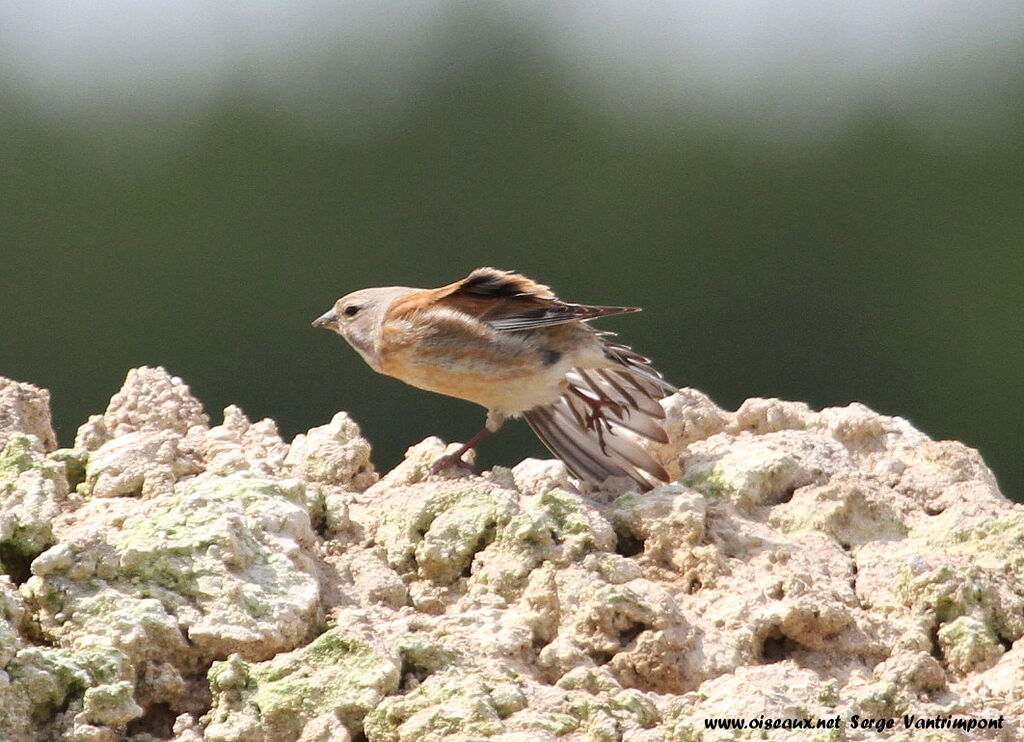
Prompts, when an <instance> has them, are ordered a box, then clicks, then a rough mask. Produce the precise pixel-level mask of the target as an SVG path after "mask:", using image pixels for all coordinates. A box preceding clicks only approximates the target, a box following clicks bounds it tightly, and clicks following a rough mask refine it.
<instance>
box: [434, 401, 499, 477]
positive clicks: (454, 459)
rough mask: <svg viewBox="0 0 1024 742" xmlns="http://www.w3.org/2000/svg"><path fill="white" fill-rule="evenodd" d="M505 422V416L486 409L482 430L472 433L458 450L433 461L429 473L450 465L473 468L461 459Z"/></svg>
mask: <svg viewBox="0 0 1024 742" xmlns="http://www.w3.org/2000/svg"><path fill="white" fill-rule="evenodd" d="M504 422H505V416H504V415H502V414H501V413H498V412H494V411H493V410H488V411H487V421H486V422H485V423H484V427H483V430H481V431H480V432H479V433H477V434H476V435H474V436H473V437H472V438H470V439H469V440H468V441H466V442H465V443H463V444H462V445H461V446H460V447H459V450H457V451H454V452H453V453H449V454H446V455H444V456H442V457H441V458H439V459H438V460H437V461H435V462H434V464H433V466H431V467H430V473H431V474H437V473H438V472H441V471H444V470H445V469H450V468H452V467H456V466H458V467H461V468H463V469H471V470H472V469H473V467H472V466H470V465H469V464H467V463H466V462H465V461H463V460H462V457H463V456H465V455H466V454H467V453H468V452H469V451H471V450H473V449H474V448H476V447H477V446H478V445H479V444H480V443H481V442H482V441H484V440H486V439H488V438H490V437H491V436H492V435H494V434H495V433H496V432H497V430H498V428H500V427H501V425H502V423H504Z"/></svg>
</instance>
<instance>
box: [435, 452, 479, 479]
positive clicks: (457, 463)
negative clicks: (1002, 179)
mask: <svg viewBox="0 0 1024 742" xmlns="http://www.w3.org/2000/svg"><path fill="white" fill-rule="evenodd" d="M464 453H465V452H462V453H461V454H454V453H449V454H446V455H444V456H442V457H441V458H439V459H438V460H437V461H435V462H434V463H433V464H432V465H431V466H430V473H431V474H440V473H441V472H443V471H444V470H445V469H464V470H466V471H468V472H471V473H473V474H479V473H480V472H479V471H477V468H476V467H475V466H473V465H472V464H470V463H469V462H467V461H463V460H462V456H463V454H464Z"/></svg>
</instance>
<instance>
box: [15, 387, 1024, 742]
mask: <svg viewBox="0 0 1024 742" xmlns="http://www.w3.org/2000/svg"><path fill="white" fill-rule="evenodd" d="M8 386H9V385H8ZM17 389H18V390H21V391H19V392H18V393H19V394H23V393H24V394H27V395H28V396H27V397H24V398H23V397H18V396H17V395H15V396H14V397H11V399H15V401H14V402H10V403H8V402H2V400H3V399H5V398H4V397H3V396H2V393H0V409H17V410H21V411H20V412H17V414H15V413H5V414H6V415H7V416H6V417H2V418H0V422H2V423H3V425H4V426H6V427H5V428H2V429H3V430H4V435H5V437H6V440H7V442H6V447H5V448H4V449H3V453H2V454H0V564H2V565H3V570H4V571H5V572H6V574H4V575H0V740H3V742H8V740H6V739H4V735H7V737H9V738H10V740H12V741H13V740H17V742H22V741H23V740H24V742H43V740H50V739H62V740H75V741H76V742H78V741H81V740H97V741H98V742H128V740H131V742H143V741H144V740H147V739H152V738H153V737H156V738H160V739H168V738H170V739H172V740H174V742H203V741H204V740H206V741H207V742H211V741H213V740H217V741H218V742H241V741H242V740H246V741H249V740H252V741H253V742H276V741H278V740H281V741H282V742H283V741H284V740H300V741H302V742H328V741H330V742H352V740H358V739H363V738H365V739H366V740H368V742H428V741H434V740H436V741H437V742H442V741H445V742H447V741H449V740H462V741H464V742H469V740H479V739H494V740H501V741H502V742H513V741H515V742H534V741H535V740H549V739H551V740H553V739H558V740H566V741H567V742H575V741H579V742H583V741H584V740H586V741H588V742H589V741H590V740H601V741H604V740H608V741H613V740H614V741H623V742H667V741H669V740H734V739H765V738H770V739H772V740H785V741H789V740H803V739H808V738H819V739H839V738H842V739H846V740H852V741H856V742H859V741H861V740H864V741H867V740H877V739H879V738H880V735H885V738H886V739H890V740H906V741H909V740H917V739H925V738H932V739H936V740H948V741H949V742H953V741H954V740H955V741H957V742H968V741H971V742H973V741H974V740H1000V741H1001V742H1002V741H1008V740H1015V739H1021V738H1022V730H1021V728H1020V722H1021V720H1022V719H1024V701H1022V700H1021V699H1022V698H1024V587H1022V585H1024V507H1022V506H1020V505H1014V504H1012V503H1010V502H1008V501H1007V500H1006V499H1005V498H1004V497H1003V496H1002V494H1001V493H1000V492H999V490H998V488H997V486H996V482H995V479H994V477H993V476H992V474H991V472H990V471H989V470H988V469H987V467H986V466H985V464H984V462H983V461H982V460H981V458H980V457H979V456H978V454H977V453H976V452H975V451H972V450H971V449H969V448H967V447H965V446H963V445H962V444H959V443H956V442H952V441H931V440H929V439H928V438H927V437H926V436H924V435H923V434H921V433H920V432H919V431H917V430H915V429H914V428H913V427H912V426H911V425H910V424H909V423H908V422H907V421H905V420H901V419H900V418H894V417H887V416H884V415H879V414H877V413H875V412H872V411H871V410H869V409H868V408H866V407H864V406H863V405H858V404H853V405H848V406H846V407H837V408H830V409H826V410H821V411H815V410H812V409H810V408H809V407H808V406H807V405H805V404H803V403H799V402H784V401H780V400H774V399H751V400H748V401H747V402H745V403H744V404H743V405H741V406H740V408H739V409H738V410H736V411H735V412H730V411H727V410H724V409H721V408H719V407H717V406H716V405H715V404H714V403H713V402H711V400H709V399H708V398H707V397H706V396H705V395H703V394H701V393H700V392H697V391H695V390H692V389H691V390H685V389H684V390H681V391H680V392H679V393H678V394H676V395H673V396H672V397H670V398H668V399H666V400H664V402H663V404H664V406H665V409H666V416H667V428H668V432H669V435H670V438H671V440H670V442H669V444H668V445H666V446H664V447H661V448H652V449H651V450H652V455H655V456H657V457H659V460H660V461H661V462H662V463H663V464H664V465H665V467H666V469H667V470H668V471H669V472H670V473H672V474H673V477H674V479H675V480H676V481H674V482H672V483H670V484H666V485H663V486H661V487H658V488H656V489H654V490H652V491H651V492H647V493H644V494H638V493H636V492H628V491H625V490H623V491H622V492H619V491H616V490H614V489H610V488H609V489H606V490H605V491H600V492H589V493H581V492H580V491H579V490H578V489H577V488H576V487H575V486H574V483H573V481H572V479H571V478H570V477H569V476H568V474H567V472H566V470H565V467H564V465H562V464H561V463H560V462H553V461H535V460H530V461H526V462H523V463H521V464H519V465H517V466H515V467H514V468H512V469H499V468H496V469H495V470H494V471H491V472H485V473H483V474H481V475H476V474H472V473H471V472H469V471H468V470H464V469H451V470H447V471H444V472H441V473H440V474H438V475H435V474H433V473H432V465H433V464H434V462H435V461H436V460H437V459H438V458H439V457H440V456H441V455H443V454H444V453H446V452H451V451H453V450H455V444H451V445H446V444H445V443H444V442H443V441H441V440H439V439H436V438H431V439H427V440H425V441H423V442H422V443H419V444H417V445H415V446H413V447H411V448H410V449H409V452H408V453H407V456H406V459H405V460H404V461H403V462H402V463H401V464H399V465H398V466H397V467H395V469H394V470H392V471H391V472H388V473H386V474H384V476H382V477H380V478H379V479H378V478H377V474H376V473H375V472H374V470H373V467H372V465H371V462H370V446H369V443H368V442H367V441H366V440H365V439H363V438H362V436H361V435H360V434H359V430H358V428H357V427H356V425H355V423H354V422H353V421H352V420H351V419H350V418H349V417H348V416H347V415H345V414H344V413H339V414H338V415H336V416H335V417H334V418H333V419H332V421H331V422H330V423H329V424H327V425H325V426H320V427H318V428H314V429H313V430H310V431H309V432H308V433H306V434H303V435H301V436H298V437H297V438H296V440H295V441H294V442H292V444H291V445H289V444H288V443H286V442H284V441H283V440H281V438H280V436H279V434H278V432H277V429H276V426H275V425H274V423H273V421H270V420H262V421H259V422H256V423H252V422H250V421H249V420H248V418H247V417H246V416H245V415H244V413H242V411H241V410H239V409H238V408H236V407H229V408H228V409H226V410H225V413H224V421H223V423H222V424H220V425H217V426H214V427H213V428H210V427H208V423H207V421H206V417H205V415H204V414H203V413H202V408H201V406H200V405H199V403H198V402H197V401H196V400H195V399H194V398H192V397H191V395H190V394H189V393H188V389H187V387H185V385H184V384H183V383H181V382H180V381H178V380H175V379H172V378H171V377H170V376H169V375H167V374H166V372H164V371H162V370H160V369H140V370H137V371H134V372H132V373H131V374H129V379H128V380H127V381H126V384H125V386H124V388H123V389H122V390H121V391H120V392H118V394H117V395H115V397H114V399H113V400H112V401H111V405H110V406H109V407H108V409H107V412H106V413H105V414H104V415H102V416H95V417H94V418H93V419H92V420H91V422H90V423H87V424H86V425H85V426H83V428H82V430H81V433H80V435H79V439H78V441H77V442H76V447H75V448H73V449H65V450H61V451H52V452H50V453H48V451H50V449H51V448H52V445H51V444H48V443H46V442H45V438H46V435H45V432H46V426H45V425H41V423H39V421H40V420H44V419H45V418H46V415H45V414H44V411H45V393H41V392H39V390H36V391H35V392H31V393H30V391H25V390H26V389H29V390H31V388H29V387H28V386H27V385H17ZM36 392H39V393H36ZM24 399H28V401H27V402H26V401H24ZM18 400H22V401H18ZM3 404H7V405H8V406H7V407H6V408H4V407H3V406H2V405H3ZM39 404H43V407H42V408H40V407H39ZM19 405H20V406H19ZM41 410H43V411H41ZM30 412H31V414H29V413H30ZM10 420H14V421H15V422H14V423H12V424H9V425H8V423H7V422H4V421H10ZM32 420H35V421H36V422H32ZM0 427H2V426H0ZM33 431H34V432H33ZM69 490H73V491H69ZM1000 717H1002V722H1001V723H1000V722H999V719H1000ZM904 718H907V719H909V720H911V722H912V725H913V724H919V725H927V724H929V723H931V724H932V725H933V726H935V723H936V722H935V720H941V719H947V718H949V719H953V720H961V721H965V720H973V721H974V723H975V725H976V726H975V727H974V728H971V729H970V730H967V729H960V728H942V729H926V728H925V726H912V727H911V728H909V729H905V728H903V720H904ZM715 719H718V720H730V719H731V720H737V721H742V722H743V724H744V725H745V726H744V728H743V729H736V728H718V729H713V728H711V727H710V726H708V722H709V720H715ZM807 719H811V720H822V721H823V722H827V723H829V724H832V726H828V727H823V728H821V729H818V730H811V731H808V730H806V729H802V728H799V727H798V726H796V724H797V722H802V721H803V720H807ZM857 720H859V722H860V723H859V724H857V723H855V722H856V721H857ZM886 720H893V726H894V728H891V729H888V730H881V731H880V730H879V728H878V725H879V724H881V725H884V724H885V723H887V721H886ZM981 722H984V725H982V724H981ZM929 734H930V735H932V736H931V737H928V736H927V735H929ZM147 735H152V736H147ZM815 735H817V737H815Z"/></svg>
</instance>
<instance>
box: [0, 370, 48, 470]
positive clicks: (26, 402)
mask: <svg viewBox="0 0 1024 742" xmlns="http://www.w3.org/2000/svg"><path fill="white" fill-rule="evenodd" d="M15 433H21V434H22V435H27V436H29V438H30V440H32V441H33V444H34V445H35V446H36V447H38V448H39V449H40V450H41V451H44V452H46V451H52V450H54V449H55V448H57V436H56V435H55V434H54V432H53V424H52V422H51V420H50V393H49V392H48V391H46V390H45V389H40V388H39V387H37V386H32V384H25V383H22V382H19V381H14V380H13V379H8V378H6V377H3V376H0V449H3V447H4V446H5V445H6V444H7V440H8V439H9V438H10V437H11V435H13V434H15Z"/></svg>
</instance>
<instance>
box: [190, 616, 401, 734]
mask: <svg viewBox="0 0 1024 742" xmlns="http://www.w3.org/2000/svg"><path fill="white" fill-rule="evenodd" d="M399 667H400V665H399V660H398V656H397V653H395V652H393V651H387V650H385V649H383V648H382V646H381V645H377V646H374V645H372V644H371V643H370V642H368V641H366V640H364V639H363V638H359V637H354V636H347V635H346V634H344V633H343V630H342V629H340V628H339V629H333V630H331V631H328V632H326V633H324V634H321V635H320V636H319V637H317V638H316V639H315V640H314V641H313V642H312V643H311V644H309V645H308V646H306V647H303V648H302V649H299V650H295V651H293V652H289V653H286V654H281V655H278V656H277V657H275V658H274V659H273V660H269V661H267V662H260V663H252V664H250V663H247V662H245V661H244V660H242V659H241V657H239V656H237V655H235V656H233V657H231V658H230V659H228V660H227V661H225V662H215V663H214V664H213V667H212V668H211V669H210V672H209V679H210V689H211V690H212V691H213V694H214V705H213V708H212V709H211V710H210V712H209V714H207V716H206V717H205V719H204V724H205V725H206V738H207V739H210V740H244V739H247V738H246V737H244V736H238V735H239V734H240V733H241V732H240V731H239V730H245V729H249V728H259V729H260V730H261V733H262V735H263V736H262V737H261V739H264V740H266V742H276V741H278V740H280V741H281V742H284V741H286V740H294V739H297V738H298V737H299V736H300V735H301V734H302V733H303V730H304V729H305V727H306V725H307V724H309V723H310V722H312V721H314V720H316V719H318V718H320V717H322V716H324V715H325V714H329V715H331V716H333V717H334V718H336V719H337V720H339V721H340V722H341V723H342V724H344V725H345V727H346V728H347V729H348V730H349V731H350V732H351V733H352V734H355V733H357V732H358V731H359V730H361V729H362V723H363V717H364V716H366V714H367V713H368V712H369V711H370V710H371V709H373V708H375V707H376V706H377V705H378V704H379V703H380V701H381V699H383V698H384V696H385V695H387V694H388V693H392V692H394V691H395V690H397V688H398V680H399Z"/></svg>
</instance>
